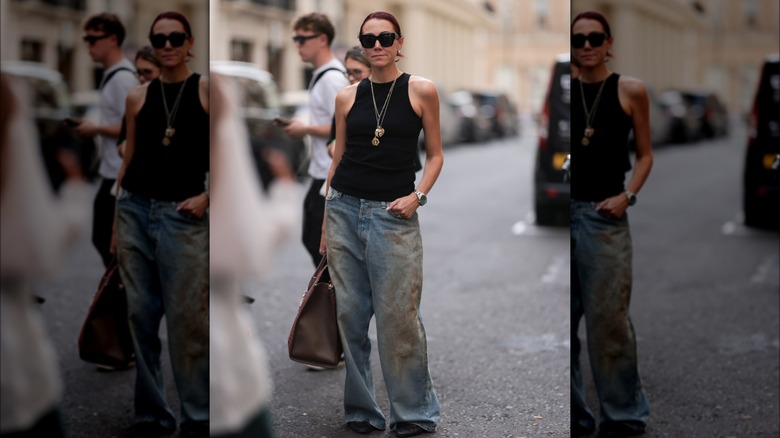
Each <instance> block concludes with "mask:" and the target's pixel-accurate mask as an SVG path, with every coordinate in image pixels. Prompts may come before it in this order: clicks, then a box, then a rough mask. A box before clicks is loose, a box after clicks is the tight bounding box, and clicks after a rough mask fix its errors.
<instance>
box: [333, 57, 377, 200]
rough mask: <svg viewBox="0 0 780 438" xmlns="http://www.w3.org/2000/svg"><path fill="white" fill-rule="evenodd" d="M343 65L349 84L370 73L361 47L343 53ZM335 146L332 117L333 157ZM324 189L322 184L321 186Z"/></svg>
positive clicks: (369, 67) (360, 79) (334, 123)
mask: <svg viewBox="0 0 780 438" xmlns="http://www.w3.org/2000/svg"><path fill="white" fill-rule="evenodd" d="M344 67H346V68H347V78H348V79H349V84H350V85H353V84H357V83H358V82H360V81H362V80H363V79H365V78H367V77H368V75H370V74H371V64H369V62H368V60H367V59H366V57H365V56H363V49H361V48H360V47H359V46H355V47H353V48H351V49H349V50H348V51H347V54H346V55H344ZM335 148H336V118H335V117H334V118H333V125H332V126H331V128H330V141H328V155H330V156H331V157H333V150H334V149H335ZM323 190H324V186H323Z"/></svg>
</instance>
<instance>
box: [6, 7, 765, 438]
mask: <svg viewBox="0 0 780 438" xmlns="http://www.w3.org/2000/svg"><path fill="white" fill-rule="evenodd" d="M381 9H384V10H387V11H390V12H392V13H393V14H395V15H396V16H397V17H398V18H399V20H400V22H401V24H402V26H403V32H404V35H405V38H406V42H405V45H404V53H405V54H406V58H405V59H404V60H402V61H401V62H400V64H399V67H400V68H401V69H402V70H403V71H406V72H409V73H411V74H415V75H420V76H424V77H427V78H430V79H432V80H433V81H434V82H435V83H436V84H437V88H438V90H439V94H440V97H441V123H442V137H443V138H442V141H443V144H444V154H445V165H444V168H443V173H442V174H441V177H440V178H439V181H438V182H437V184H436V186H435V188H434V190H433V191H432V192H431V193H430V196H429V203H428V204H427V205H426V206H425V207H424V208H421V209H420V222H421V226H422V233H423V239H424V242H425V266H424V269H425V283H424V290H423V302H422V315H423V320H424V322H425V328H426V332H427V335H428V341H429V355H430V357H429V360H430V367H431V373H432V376H433V380H434V385H435V388H436V390H437V392H438V395H439V398H440V401H441V404H442V414H443V416H442V422H441V426H440V428H439V431H438V433H437V434H436V436H443V437H485V438H495V437H502V438H509V437H512V438H519V437H542V436H544V437H567V436H569V410H570V408H569V359H570V355H569V346H570V339H569V279H570V278H569V269H570V258H569V257H570V256H569V232H568V228H567V226H566V217H567V216H568V210H567V208H566V205H567V204H568V185H567V184H565V183H562V176H563V172H562V171H561V165H562V163H563V160H564V158H565V156H566V154H567V153H568V151H569V144H568V141H569V132H568V130H569V120H568V105H569V104H570V102H571V99H572V95H571V91H572V90H571V89H570V87H569V85H570V77H569V60H568V56H567V55H568V53H569V23H570V20H571V17H572V16H573V15H576V14H577V13H579V12H581V11H583V10H587V9H593V10H599V11H601V12H603V13H604V14H605V15H606V16H607V18H608V19H609V20H610V22H611V24H612V26H613V33H614V34H615V36H616V45H615V47H614V52H615V55H616V57H615V58H614V59H613V60H612V61H610V68H611V69H613V70H614V71H617V72H620V73H622V74H627V75H630V76H635V77H637V78H639V79H641V80H642V81H644V82H645V83H646V84H647V85H648V88H649V91H650V98H651V102H650V117H651V130H652V138H653V142H654V147H655V150H654V153H655V164H654V168H653V171H652V173H651V175H650V178H649V180H648V182H647V184H646V186H645V188H644V189H643V190H642V192H641V193H640V194H639V201H638V203H637V205H636V206H635V207H632V208H631V209H630V211H629V214H630V221H631V227H632V234H633V239H634V275H635V277H634V294H633V303H632V307H631V309H632V316H633V321H634V324H635V327H636V332H637V336H638V348H639V365H640V372H641V375H642V378H643V381H644V385H645V388H646V391H647V394H648V398H649V401H650V403H651V416H652V418H651V423H650V426H649V428H648V433H647V435H646V436H648V437H652V438H656V437H672V438H676V437H697V438H698V437H706V438H710V437H721V438H729V437H751V438H752V437H777V436H780V424H778V422H779V421H780V420H778V418H780V390H778V388H780V339H779V338H778V333H779V332H780V256H779V255H778V254H779V253H780V236H779V235H778V231H777V229H776V228H775V229H772V228H771V227H767V225H773V224H772V223H771V221H769V223H768V224H767V223H763V224H762V225H763V226H758V227H757V226H747V225H746V223H745V222H746V216H745V211H744V204H745V199H746V196H748V195H750V196H758V195H760V196H762V197H763V196H766V195H770V196H777V195H778V193H780V183H778V182H779V181H780V177H779V176H778V173H777V172H775V173H771V172H770V166H771V164H772V157H774V156H775V154H778V153H780V149H778V148H780V141H778V140H777V138H778V137H780V134H779V133H780V121H778V120H777V114H780V111H777V110H776V109H774V108H777V107H771V106H770V107H769V108H770V109H769V110H766V109H765V107H761V108H762V109H761V111H759V110H758V109H757V108H758V107H757V106H756V105H755V103H756V102H757V101H758V100H759V99H757V96H759V94H760V93H759V90H764V91H762V93H763V94H761V95H762V96H764V97H768V96H780V79H778V78H780V75H779V74H778V73H776V72H777V70H770V69H766V71H768V72H770V73H767V74H764V73H762V72H763V71H765V68H766V66H777V65H778V61H774V63H773V61H771V60H770V56H771V55H773V54H776V53H778V52H780V47H778V40H779V39H780V38H779V36H780V3H778V2H777V0H733V1H732V0H701V1H694V0H656V1H653V2H646V1H639V0H636V1H634V0H485V1H483V0H425V1H390V0H377V1H371V2H365V1H363V0H297V1H296V0H211V1H209V2H206V1H205V0H132V1H125V0H3V1H0V18H1V19H2V23H1V26H0V28H2V32H3V34H2V35H3V37H2V51H1V52H0V54H1V55H2V56H1V60H2V69H3V71H5V72H8V73H10V74H11V75H13V76H14V77H15V79H17V80H19V81H20V83H24V84H26V85H27V86H28V87H29V89H30V91H31V92H32V93H31V97H32V105H33V108H34V110H35V111H34V115H35V117H36V121H37V122H38V128H39V130H40V134H41V137H42V141H41V147H42V149H45V148H48V147H53V146H52V145H54V146H57V144H56V141H55V142H52V138H51V137H47V135H49V134H50V133H51V131H52V130H53V129H54V127H56V126H59V125H60V124H61V123H62V120H63V119H64V118H65V117H85V118H88V119H92V120H94V119H95V118H96V117H97V111H98V108H97V103H98V100H97V99H98V93H97V90H96V86H97V84H98V83H99V81H100V78H101V75H102V69H101V68H99V67H97V66H96V65H93V63H92V62H91V61H90V59H89V56H88V52H87V48H86V47H85V45H84V43H83V42H82V40H81V38H82V36H83V32H82V21H83V19H84V18H85V17H87V16H89V15H91V14H94V13H97V12H103V11H111V12H114V13H116V14H117V15H119V16H120V17H121V18H122V20H123V21H124V22H125V25H126V27H127V29H128V32H127V41H126V43H125V46H124V51H125V54H126V56H128V57H129V58H131V59H132V58H133V57H134V55H135V53H136V51H137V50H138V48H140V47H141V46H143V45H146V44H148V42H147V33H148V28H149V24H150V23H151V20H152V19H153V17H154V16H155V15H156V14H157V13H159V12H162V11H164V10H178V11H181V12H183V13H184V14H185V15H187V16H188V17H190V19H191V22H192V25H193V29H194V34H195V37H196V41H195V53H194V54H195V57H194V59H193V60H192V61H191V64H190V67H191V68H192V70H194V71H198V72H205V71H207V70H209V68H212V69H213V70H214V71H219V72H220V73H222V74H225V75H227V76H232V77H233V79H234V80H235V81H236V82H237V83H239V85H240V86H241V87H243V88H242V90H243V91H242V93H241V94H242V98H243V102H242V103H241V105H242V107H243V108H242V109H243V111H242V114H243V116H244V119H245V122H246V123H247V126H248V128H249V134H250V137H251V139H250V140H251V143H252V144H251V147H252V150H253V152H255V154H256V155H255V156H256V157H259V156H260V155H259V154H260V152H261V151H262V150H263V149H264V148H266V147H277V148H280V149H283V150H285V151H286V152H287V153H288V157H289V158H290V160H291V162H292V164H293V166H294V167H295V170H296V172H297V174H298V177H299V181H300V187H301V196H303V192H304V189H305V187H306V184H307V183H308V180H307V177H306V176H305V173H306V172H305V169H306V164H307V160H308V157H309V151H308V143H307V141H305V140H303V141H293V140H290V139H289V138H288V137H286V136H285V135H284V133H283V132H282V131H281V129H280V128H277V127H274V126H273V125H272V124H271V120H272V119H273V118H274V117H276V116H279V115H284V116H290V117H299V118H303V119H306V118H307V117H308V115H307V112H308V97H307V90H306V89H305V87H306V84H307V83H308V81H309V79H310V78H311V72H312V69H311V66H309V65H305V64H304V63H302V62H301V61H300V58H299V57H298V54H297V50H296V47H295V44H293V42H292V41H291V38H290V37H291V36H292V34H293V32H292V28H291V27H292V23H293V21H294V20H295V18H296V17H298V16H299V15H301V14H304V13H308V12H311V11H315V10H317V11H322V12H325V13H326V14H328V15H329V16H330V17H331V19H332V20H333V22H334V24H335V25H336V40H335V42H334V47H333V48H334V53H335V55H336V57H337V58H339V59H343V54H344V52H345V51H346V50H347V49H348V48H350V47H352V46H353V45H356V44H357V38H356V34H357V30H358V28H359V26H360V23H361V22H362V20H363V18H364V17H365V16H366V15H367V14H368V13H369V12H371V11H374V10H381ZM773 68H776V67H773ZM773 71H774V72H775V73H772V72H773ZM239 72H240V73H239ZM761 84H764V85H763V87H764V88H761V86H760V85H761ZM574 97H575V102H577V100H576V98H577V97H578V96H576V95H575V96H574ZM770 100H771V99H770ZM774 102H775V105H776V102H780V98H776V100H775V101H774ZM770 104H771V102H770ZM772 114H773V115H774V118H773V119H772V118H768V119H767V115H772ZM761 123H764V124H765V125H766V127H767V128H766V130H767V132H769V135H770V139H773V140H772V141H770V142H765V143H761V142H760V141H758V140H757V138H758V136H757V131H760V126H759V125H760V124H761ZM772 127H774V128H772ZM771 129H774V130H771ZM772 135H774V137H771V136H772ZM749 139H751V140H750V144H757V145H759V146H760V147H762V148H764V149H759V148H752V149H751V150H752V151H754V153H756V154H757V156H756V157H754V158H756V160H753V161H750V162H749V163H748V160H747V159H746V158H747V155H748V154H747V151H748V150H749V149H748V144H749ZM90 141H92V140H90ZM762 141H763V140H762ZM766 145H769V146H766ZM83 150H84V151H89V150H90V149H89V148H88V147H86V146H84V148H83ZM757 150H758V152H755V151H757ZM44 152H46V151H45V150H44ZM82 158H83V159H82V163H85V164H90V163H91V164H94V152H93V155H90V156H85V157H82ZM261 164H262V163H259V164H258V166H259V167H261V170H262V166H261ZM88 170H89V169H88ZM758 174H760V175H762V178H764V179H763V180H762V183H761V184H764V183H765V182H767V181H768V183H766V184H765V185H760V184H759V185H758V186H751V185H749V184H746V181H747V180H748V179H746V178H745V175H750V176H755V175H758ZM95 190H97V185H95ZM543 197H546V198H543ZM751 199H753V198H751ZM762 199H766V198H762ZM545 200H546V201H550V202H549V205H552V206H556V209H555V210H547V209H546V208H547V206H548V204H547V203H545V202H540V201H545ZM770 200H771V198H770ZM765 204H766V205H768V206H769V207H768V208H766V209H762V210H759V211H758V212H757V214H758V218H764V217H765V216H766V217H768V214H769V213H771V212H776V211H777V203H774V204H772V203H769V202H766V203H765ZM561 206H563V207H561ZM772 206H774V208H771V207H772ZM539 213H543V214H539ZM758 222H762V221H758ZM763 222H768V221H763ZM777 223H778V222H777V221H775V222H774V225H775V226H777ZM751 225H755V224H751ZM258 226H261V225H258ZM312 271H313V266H312V265H311V262H310V260H309V257H308V255H307V254H306V252H305V250H304V249H303V246H302V245H301V243H300V242H299V238H298V236H297V235H296V236H295V237H294V238H293V239H291V241H289V242H288V243H287V244H286V245H285V247H284V248H283V250H282V251H281V252H280V253H279V254H278V256H277V259H276V260H275V262H274V266H273V269H272V273H271V275H270V276H269V277H267V278H265V279H263V280H261V281H257V282H254V283H252V284H249V285H247V286H246V289H245V293H246V294H247V295H249V296H251V297H253V298H255V299H256V301H255V303H254V304H251V305H250V309H251V312H252V315H253V317H254V321H255V325H256V328H257V330H258V331H259V333H260V335H261V337H262V338H263V340H264V341H265V342H266V348H267V350H268V353H269V358H270V361H271V364H270V365H271V369H272V373H273V380H274V385H275V391H274V399H273V406H272V414H273V417H274V424H275V428H276V432H277V434H278V437H290V438H292V437H302V438H310V437H311V438H320V437H325V438H337V437H343V436H350V434H351V432H350V431H348V430H347V429H346V428H345V427H344V424H343V407H342V390H343V379H344V370H343V368H342V369H337V370H334V371H322V372H313V371H308V370H307V369H306V368H305V367H304V366H303V365H300V364H297V363H294V362H291V361H290V360H289V359H288V357H287V346H286V341H287V334H288V331H289V329H290V325H291V323H292V320H293V317H294V315H295V312H296V310H297V306H298V302H299V299H300V297H301V295H302V293H303V288H304V287H305V286H306V283H307V281H308V279H309V276H310V275H311V273H312ZM102 274H103V268H102V264H101V262H100V259H99V257H98V255H97V253H96V252H95V250H94V248H93V247H92V245H91V243H90V242H89V237H88V236H84V238H83V239H82V240H81V241H79V242H78V244H77V245H76V246H75V247H74V248H73V250H72V251H71V253H70V255H69V257H68V258H67V259H66V260H65V261H64V264H63V269H62V270H61V272H60V273H59V274H58V275H57V276H56V277H55V278H51V279H48V280H45V281H41V282H40V283H39V284H38V285H37V286H36V289H35V290H36V293H37V294H38V295H40V296H42V297H43V298H45V299H46V302H45V303H44V304H43V305H42V307H41V309H42V311H43V314H44V317H45V320H46V324H47V327H48V330H49V332H48V334H49V336H50V337H51V338H52V340H53V343H54V345H55V347H56V349H57V353H58V356H59V364H60V367H61V368H60V369H61V375H62V378H63V381H64V387H65V395H64V400H63V404H62V412H63V414H64V419H65V424H66V428H67V431H68V435H69V436H70V437H72V438H73V437H75V438H80V437H84V438H89V437H125V436H127V432H126V429H127V428H128V427H129V426H130V425H131V424H132V422H133V412H134V409H133V385H134V380H135V370H133V369H131V370H127V371H118V372H98V371H97V370H96V369H95V367H94V366H93V365H90V364H87V363H85V362H83V361H81V360H80V359H79V358H78V353H77V348H76V340H77V338H78V334H79V329H80V326H81V323H82V321H83V318H84V316H85V314H86V312H87V309H88V307H89V303H90V300H91V298H92V294H93V293H94V291H95V289H96V287H97V284H98V282H99V280H100V277H101V276H102ZM371 333H372V340H374V341H375V336H374V335H373V333H375V332H374V329H373V326H372V329H371ZM580 336H581V337H583V338H584V337H585V336H586V333H585V332H584V330H581V331H580ZM162 337H163V339H164V338H165V333H163V334H162ZM163 351H164V352H165V354H164V356H163V361H164V363H163V368H162V369H163V371H164V373H165V379H166V385H167V389H168V397H169V402H170V403H171V406H173V407H176V406H178V402H177V401H176V391H175V389H174V387H173V380H172V376H171V373H170V367H169V365H168V362H167V348H166V347H164V348H163ZM581 359H582V361H583V368H584V374H583V375H584V376H585V381H586V389H587V391H588V394H589V396H590V397H591V399H590V403H591V405H592V406H595V400H594V398H595V389H594V388H593V386H592V383H591V379H590V378H589V368H588V366H587V355H586V354H583V357H582V358H581ZM373 365H374V367H375V369H374V376H375V379H376V386H377V390H378V400H379V402H380V404H381V406H382V407H383V409H384V410H385V412H386V413H387V411H388V405H387V399H386V392H385V389H384V386H383V382H382V380H381V373H380V371H379V368H378V367H379V362H378V360H377V358H376V353H375V352H374V358H373ZM377 435H378V434H377ZM385 436H389V432H387V433H385Z"/></svg>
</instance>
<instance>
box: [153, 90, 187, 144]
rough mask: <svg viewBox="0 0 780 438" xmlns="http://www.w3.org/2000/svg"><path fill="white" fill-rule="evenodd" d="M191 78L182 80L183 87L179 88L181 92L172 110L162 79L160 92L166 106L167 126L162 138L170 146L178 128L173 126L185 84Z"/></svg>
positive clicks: (164, 106)
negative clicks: (169, 108)
mask: <svg viewBox="0 0 780 438" xmlns="http://www.w3.org/2000/svg"><path fill="white" fill-rule="evenodd" d="M189 79H190V77H189V76H187V79H185V80H184V82H182V84H181V87H180V88H179V94H178V95H177V96H176V101H175V102H174V103H173V109H172V110H171V111H168V101H167V100H166V99H165V88H164V86H163V81H162V79H160V92H161V93H162V101H163V108H165V122H166V128H165V137H163V139H162V144H163V146H168V145H170V144H171V139H172V138H173V136H174V135H175V134H176V129H174V128H173V119H174V117H176V111H178V109H179V103H180V102H181V96H182V95H183V94H184V86H185V85H187V81H188V80H189Z"/></svg>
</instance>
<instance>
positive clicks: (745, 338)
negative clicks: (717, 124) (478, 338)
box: [580, 126, 780, 438]
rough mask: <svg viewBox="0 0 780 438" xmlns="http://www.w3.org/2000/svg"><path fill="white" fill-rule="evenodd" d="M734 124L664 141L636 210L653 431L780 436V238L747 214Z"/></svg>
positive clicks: (636, 307)
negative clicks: (715, 134) (682, 140)
mask: <svg viewBox="0 0 780 438" xmlns="http://www.w3.org/2000/svg"><path fill="white" fill-rule="evenodd" d="M737 128H740V127H739V126H738V127H737ZM734 131H735V132H734V135H733V137H732V138H730V139H721V140H716V141H708V142H702V143H698V144H691V145H678V146H673V147H668V148H663V149H659V150H657V151H656V153H655V163H654V166H653V171H652V173H651V175H650V178H649V180H648V182H647V184H646V185H645V188H644V189H643V190H642V193H641V194H640V195H639V201H638V202H637V205H636V206H635V207H632V208H631V210H630V222H631V227H632V237H633V243H634V273H635V277H634V292H633V298H632V303H631V311H632V318H633V321H634V327H635V329H636V333H637V338H638V354H639V364H640V373H641V376H642V379H643V382H644V385H645V390H646V392H647V396H648V398H649V401H650V414H651V423H650V426H649V428H648V433H647V434H646V435H645V436H646V437H647V438H656V437H675V438H676V437H703V438H704V437H706V438H726V437H751V438H752V437H778V436H780V426H779V425H778V421H779V418H780V406H778V402H780V350H779V348H778V347H780V342H779V341H778V333H780V325H779V324H780V299H779V298H778V296H779V295H780V272H779V270H780V258H779V256H778V254H779V252H778V250H779V249H780V247H779V243H780V242H779V240H778V234H777V232H771V231H764V230H756V229H750V228H747V227H745V226H743V225H742V224H741V221H742V220H741V217H740V213H739V212H740V210H741V190H742V189H741V178H742V166H743V162H744V147H745V141H746V140H745V139H746V137H745V134H744V130H743V129H734ZM580 337H581V338H582V339H584V331H583V330H582V327H581V332H580ZM584 363H585V361H584ZM583 369H585V368H583ZM589 373H590V371H589V370H588V371H583V375H587V376H589V375H590V374H589ZM587 390H588V391H590V395H591V396H592V397H591V401H590V402H591V406H593V407H595V406H596V401H595V389H594V388H593V386H590V387H588V388H587Z"/></svg>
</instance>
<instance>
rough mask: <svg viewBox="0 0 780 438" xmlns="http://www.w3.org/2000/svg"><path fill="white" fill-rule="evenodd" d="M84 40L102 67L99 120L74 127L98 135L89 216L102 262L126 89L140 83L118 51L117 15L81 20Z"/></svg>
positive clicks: (120, 28) (121, 28)
mask: <svg viewBox="0 0 780 438" xmlns="http://www.w3.org/2000/svg"><path fill="white" fill-rule="evenodd" d="M84 32H85V34H84V42H85V43H86V44H87V47H88V48H89V56H90V57H91V58H92V60H93V61H95V62H97V63H99V64H102V65H103V67H105V71H104V73H103V80H102V81H101V83H100V124H99V125H95V124H94V123H91V122H89V121H87V120H82V121H81V122H80V123H79V125H78V126H76V127H75V128H74V130H75V131H76V133H78V134H79V135H81V136H83V137H94V136H96V135H99V136H100V150H101V152H100V167H99V168H98V174H99V175H100V176H101V178H102V180H103V181H102V183H101V185H100V189H99V190H98V193H97V195H96V196H95V204H94V213H93V220H92V243H93V244H94V245H95V248H96V249H97V250H98V253H100V257H101V258H102V259H103V264H104V265H106V266H108V263H109V262H110V261H111V257H112V256H111V252H110V248H111V236H112V226H113V224H114V208H115V200H114V197H113V194H112V193H111V188H112V187H113V185H114V183H115V182H116V178H117V175H118V174H119V167H120V166H121V165H122V158H121V157H120V156H119V150H118V148H117V140H118V138H119V134H120V131H121V130H122V118H123V117H124V114H125V98H126V97H127V93H128V92H129V91H130V90H131V89H133V88H135V87H137V86H138V85H139V84H140V83H139V82H138V78H137V77H136V73H135V66H134V65H133V63H132V62H131V61H130V60H129V59H127V58H126V57H125V56H124V54H123V53H122V42H123V41H124V39H125V28H124V26H123V25H122V22H121V21H120V20H119V18H118V17H117V16H116V15H114V14H110V13H102V14H98V15H95V16H92V17H90V18H89V19H88V20H87V21H86V23H85V24H84Z"/></svg>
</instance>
